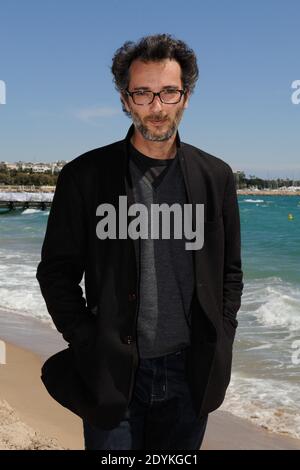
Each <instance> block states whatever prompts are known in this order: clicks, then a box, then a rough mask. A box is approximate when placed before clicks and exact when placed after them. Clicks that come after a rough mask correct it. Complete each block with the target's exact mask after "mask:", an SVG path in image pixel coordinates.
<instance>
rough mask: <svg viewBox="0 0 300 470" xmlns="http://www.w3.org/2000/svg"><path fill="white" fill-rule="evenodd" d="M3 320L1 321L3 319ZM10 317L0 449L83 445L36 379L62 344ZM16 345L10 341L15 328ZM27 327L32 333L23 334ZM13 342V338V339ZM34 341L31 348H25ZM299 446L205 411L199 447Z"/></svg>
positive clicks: (78, 429) (0, 397)
mask: <svg viewBox="0 0 300 470" xmlns="http://www.w3.org/2000/svg"><path fill="white" fill-rule="evenodd" d="M5 319H6V320H5ZM22 324H23V325H24V324H25V323H24V319H22V318H20V319H18V318H17V320H16V318H15V319H14V320H13V321H12V319H11V318H10V319H9V320H7V316H6V315H4V314H3V312H1V315H0V325H1V339H2V340H3V341H5V344H6V364H2V365H0V384H1V386H0V449H16V450H17V449H41V450H42V449H66V450H67V449H71V450H72V449H79V450H80V449H83V434H82V424H81V420H80V418H78V417H77V416H76V415H74V414H73V413H71V412H70V411H68V410H67V409H66V408H64V407H62V406H60V405H59V404H58V403H56V402H55V401H54V400H53V399H52V398H51V397H50V396H49V394H48V393H47V391H46V389H45V388H44V386H43V384H42V382H41V380H40V369H41V365H42V363H43V361H44V360H45V358H46V357H48V356H49V355H50V351H52V352H54V351H58V350H59V349H62V348H63V347H64V342H63V340H62V339H61V337H60V336H59V334H58V333H57V332H56V331H55V330H53V331H51V332H50V333H51V334H49V330H50V329H49V327H48V326H46V325H42V324H40V322H37V321H35V320H32V321H31V327H30V328H29V329H28V320H27V319H26V325H27V328H24V327H23V328H22V327H21V325H22ZM17 331H18V332H19V335H18V343H19V344H18V346H17V345H16V344H13V341H12V340H13V338H14V337H15V334H16V332H17ZM28 331H30V332H31V333H33V332H35V333H34V334H30V335H29V334H28ZM14 343H16V341H14ZM33 344H35V350H36V351H37V350H40V351H41V352H40V353H39V354H37V352H32V351H31V350H30V349H32V348H30V349H29V347H30V346H32V345H33ZM41 345H43V348H44V349H43V348H41ZM221 449H224V450H225V449H226V450H256V449H265V450H271V449H274V450H283V449H288V450H292V449H300V440H297V439H293V438H290V437H287V436H284V435H279V434H275V433H271V432H269V431H266V430H265V429H263V428H262V427H258V426H255V425H254V424H252V423H251V422H249V421H247V420H244V419H241V418H238V417H235V416H233V415H231V414H230V413H228V412H225V411H221V410H217V411H215V412H214V413H212V414H211V415H210V418H209V422H208V428H207V432H206V436H205V439H204V442H203V445H202V450H221Z"/></svg>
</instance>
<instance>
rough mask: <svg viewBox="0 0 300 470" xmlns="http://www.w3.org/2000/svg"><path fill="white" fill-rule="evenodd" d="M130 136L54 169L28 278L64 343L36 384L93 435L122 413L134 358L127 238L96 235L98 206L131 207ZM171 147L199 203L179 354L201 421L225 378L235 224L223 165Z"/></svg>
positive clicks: (238, 276) (187, 148) (237, 268)
mask: <svg viewBox="0 0 300 470" xmlns="http://www.w3.org/2000/svg"><path fill="white" fill-rule="evenodd" d="M133 130H134V127H133V125H132V126H131V127H130V129H129V131H128V133H127V136H126V138H125V139H123V140H121V141H118V142H115V143H113V144H111V145H107V146H105V147H101V148H98V149H94V150H91V151H89V152H87V153H85V154H83V155H80V156H79V157H77V158H75V159H74V160H72V161H71V162H69V163H67V164H66V165H65V166H64V167H63V169H62V170H61V172H60V174H59V176H58V181H57V186H56V190H55V194H54V197H53V202H52V206H51V210H50V214H49V217H48V224H47V230H46V234H45V239H44V242H43V246H42V253H41V261H40V263H39V265H38V268H37V273H36V277H37V279H38V281H39V284H40V288H41V292H42V295H43V297H44V299H45V302H46V304H47V308H48V311H49V313H50V315H51V317H52V319H53V321H54V323H55V325H56V327H57V329H58V331H60V332H61V333H62V335H63V337H64V338H65V339H66V341H67V342H68V343H69V345H68V347H67V348H66V349H64V350H63V351H60V352H58V353H57V354H55V355H54V356H52V357H50V358H49V359H48V360H47V361H46V362H45V364H44V366H43V368H42V380H43V383H44V385H45V386H46V388H47V390H48V392H49V393H50V395H51V396H52V397H53V398H55V399H56V400H57V401H58V402H59V403H61V404H62V405H63V406H65V407H66V408H68V409H70V410H72V411H73V412H74V413H76V414H78V415H79V416H81V417H82V418H85V419H87V420H89V421H90V422H91V423H94V424H96V425H99V426H100V427H102V428H103V429H112V428H113V427H116V426H117V425H118V424H119V422H120V421H121V419H122V417H123V416H124V414H125V411H126V407H127V406H128V403H129V401H130V399H131V396H132V391H133V386H134V378H135V371H136V368H137V366H138V361H139V354H138V348H137V342H136V320H137V311H138V308H137V307H138V300H139V299H138V293H139V292H138V279H139V276H138V272H137V267H136V258H135V250H134V245H133V243H134V242H133V240H132V239H131V238H130V237H127V238H125V239H119V238H118V237H117V238H116V239H111V238H107V239H106V240H100V239H99V238H98V237H97V235H96V225H97V223H98V222H99V220H100V219H99V216H97V215H96V209H97V207H98V205H99V204H102V203H105V202H106V203H110V204H113V205H114V207H115V208H116V209H117V208H118V204H119V196H121V195H123V196H126V195H127V197H128V205H130V204H131V203H132V202H134V201H133V198H132V191H131V180H130V175H129V170H128V168H129V167H128V151H127V144H128V141H129V139H130V137H131V135H132V133H133ZM176 143H177V150H178V152H179V161H180V166H181V169H182V172H183V175H184V181H185V185H186V190H187V194H188V202H189V203H191V204H193V205H195V204H204V245H203V247H202V248H201V249H200V250H194V251H193V260H194V272H195V290H194V296H193V300H192V307H191V308H192V312H191V347H190V350H189V353H188V356H187V379H188V383H189V386H190V390H191V394H192V398H193V402H194V405H195V409H196V411H197V413H198V415H199V416H201V415H203V414H206V413H209V412H211V411H213V410H214V409H216V408H218V407H219V406H220V405H221V403H222V402H223V400H224V396H225V392H226V389H227V386H228V384H229V381H230V375H231V362H232V345H233V340H234V336H235V331H236V327H237V320H236V314H237V312H238V310H239V308H240V303H241V295H242V290H243V282H242V277H243V273H242V270H241V253H240V251H241V246H240V245H241V243H240V219H239V209H238V203H237V196H236V190H235V184H234V177H233V173H232V170H231V168H230V166H229V165H228V164H227V163H225V162H224V161H222V160H221V159H219V158H217V157H214V156H211V155H209V154H207V153H205V152H203V151H202V150H200V149H198V148H196V147H193V146H192V145H189V144H186V143H183V142H181V141H180V138H179V134H178V133H177V135H176ZM125 178H127V179H126V181H129V185H128V187H127V185H126V184H125ZM129 222H130V218H128V223H129ZM83 274H85V280H84V281H85V297H84V295H83V292H82V289H81V287H80V285H79V284H80V282H81V279H82V276H83ZM85 298H86V300H85Z"/></svg>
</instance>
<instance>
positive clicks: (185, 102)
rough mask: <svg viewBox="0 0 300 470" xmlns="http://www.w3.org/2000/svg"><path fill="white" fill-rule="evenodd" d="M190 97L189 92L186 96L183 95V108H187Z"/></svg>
mask: <svg viewBox="0 0 300 470" xmlns="http://www.w3.org/2000/svg"><path fill="white" fill-rule="evenodd" d="M190 96H191V94H190V92H189V91H187V92H186V94H185V95H184V105H183V107H184V108H188V106H189V99H190Z"/></svg>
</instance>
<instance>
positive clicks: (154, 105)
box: [150, 95, 163, 111]
mask: <svg viewBox="0 0 300 470" xmlns="http://www.w3.org/2000/svg"><path fill="white" fill-rule="evenodd" d="M162 106H163V103H162V102H161V101H160V98H159V96H158V95H156V96H154V100H153V101H152V103H151V104H150V108H151V110H153V111H155V110H161V109H162Z"/></svg>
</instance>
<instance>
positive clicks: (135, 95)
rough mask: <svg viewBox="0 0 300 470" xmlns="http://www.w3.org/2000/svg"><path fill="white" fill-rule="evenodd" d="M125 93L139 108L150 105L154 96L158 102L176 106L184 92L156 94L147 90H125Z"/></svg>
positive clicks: (170, 91)
mask: <svg viewBox="0 0 300 470" xmlns="http://www.w3.org/2000/svg"><path fill="white" fill-rule="evenodd" d="M125 92H126V93H127V95H129V96H131V98H132V100H133V102H134V104H137V105H139V106H144V105H147V104H151V103H152V102H153V100H154V98H155V96H159V99H160V101H161V102H162V103H164V104H176V103H179V101H180V100H181V97H182V95H184V94H185V90H173V89H166V90H161V91H159V92H157V93H154V91H148V90H139V91H129V90H128V89H126V90H125Z"/></svg>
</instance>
